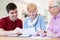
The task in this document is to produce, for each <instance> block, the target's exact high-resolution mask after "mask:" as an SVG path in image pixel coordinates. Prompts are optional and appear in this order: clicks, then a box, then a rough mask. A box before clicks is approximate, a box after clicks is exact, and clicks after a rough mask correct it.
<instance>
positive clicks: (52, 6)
mask: <svg viewBox="0 0 60 40" xmlns="http://www.w3.org/2000/svg"><path fill="white" fill-rule="evenodd" d="M57 7H58V6H51V7H49V8H50V9H51V8H57Z"/></svg>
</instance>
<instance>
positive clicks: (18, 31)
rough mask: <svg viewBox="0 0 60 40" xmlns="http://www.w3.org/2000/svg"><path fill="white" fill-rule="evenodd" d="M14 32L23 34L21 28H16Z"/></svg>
mask: <svg viewBox="0 0 60 40" xmlns="http://www.w3.org/2000/svg"><path fill="white" fill-rule="evenodd" d="M13 32H14V33H15V34H22V33H21V32H20V28H16V29H15V30H13Z"/></svg>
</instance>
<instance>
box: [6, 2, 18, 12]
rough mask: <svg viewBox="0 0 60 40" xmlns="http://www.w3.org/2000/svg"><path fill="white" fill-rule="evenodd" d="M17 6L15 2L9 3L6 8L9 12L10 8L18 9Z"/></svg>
mask: <svg viewBox="0 0 60 40" xmlns="http://www.w3.org/2000/svg"><path fill="white" fill-rule="evenodd" d="M16 8H17V6H16V5H15V4H14V3H9V4H8V5H7V6H6V10H7V12H8V13H9V11H10V10H14V9H16Z"/></svg>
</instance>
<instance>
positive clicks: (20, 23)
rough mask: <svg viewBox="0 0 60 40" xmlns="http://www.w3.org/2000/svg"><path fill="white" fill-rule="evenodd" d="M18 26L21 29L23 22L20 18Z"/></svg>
mask: <svg viewBox="0 0 60 40" xmlns="http://www.w3.org/2000/svg"><path fill="white" fill-rule="evenodd" d="M18 27H19V28H21V29H22V28H23V22H22V20H19V21H18Z"/></svg>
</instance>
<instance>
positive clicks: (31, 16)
mask: <svg viewBox="0 0 60 40" xmlns="http://www.w3.org/2000/svg"><path fill="white" fill-rule="evenodd" d="M28 15H29V17H30V18H32V19H34V18H35V17H36V16H37V10H29V11H28Z"/></svg>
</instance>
